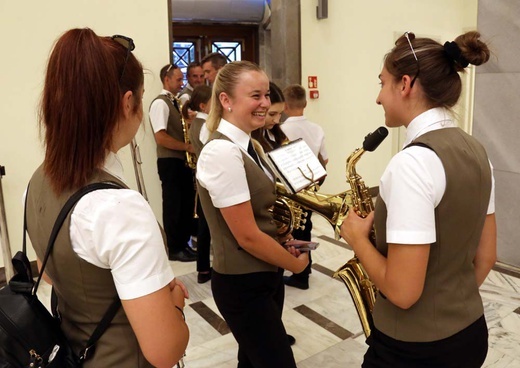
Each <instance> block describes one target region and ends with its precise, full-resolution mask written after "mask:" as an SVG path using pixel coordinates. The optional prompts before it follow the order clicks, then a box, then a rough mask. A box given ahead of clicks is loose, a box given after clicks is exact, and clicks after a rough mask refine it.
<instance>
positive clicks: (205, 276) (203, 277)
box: [197, 270, 211, 284]
mask: <svg viewBox="0 0 520 368" xmlns="http://www.w3.org/2000/svg"><path fill="white" fill-rule="evenodd" d="M209 280H211V270H210V271H209V272H207V273H202V272H199V273H198V274H197V283H199V284H204V283H206V282H208V281H209Z"/></svg>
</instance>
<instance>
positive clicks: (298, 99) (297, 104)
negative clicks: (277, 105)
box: [283, 84, 307, 109]
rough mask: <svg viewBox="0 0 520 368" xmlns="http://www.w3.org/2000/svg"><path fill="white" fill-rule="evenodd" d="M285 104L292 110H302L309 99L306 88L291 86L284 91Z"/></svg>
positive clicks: (296, 85)
mask: <svg viewBox="0 0 520 368" xmlns="http://www.w3.org/2000/svg"><path fill="white" fill-rule="evenodd" d="M283 95H284V97H285V103H286V104H287V106H289V108H290V109H302V108H305V106H306V105H307V98H306V96H305V88H303V87H302V86H300V85H299V84H291V85H290V86H287V87H285V88H284V90H283Z"/></svg>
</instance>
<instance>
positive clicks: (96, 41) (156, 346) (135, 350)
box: [27, 28, 189, 368]
mask: <svg viewBox="0 0 520 368" xmlns="http://www.w3.org/2000/svg"><path fill="white" fill-rule="evenodd" d="M134 47H135V45H134V42H133V40H132V39H130V38H128V37H125V36H121V35H115V36H112V37H100V36H98V35H96V34H95V33H94V32H93V31H92V30H91V29H88V28H84V29H71V30H69V31H67V32H65V33H64V34H63V35H62V36H61V37H60V38H59V39H58V40H57V42H56V44H55V45H54V48H53V50H52V52H51V55H50V58H49V61H48V65H47V72H46V77H45V84H44V87H43V96H42V103H41V111H40V125H41V126H42V128H43V130H44V138H45V158H44V160H43V164H42V165H41V166H40V167H39V168H38V169H37V170H36V171H35V173H34V174H33V176H32V178H31V182H30V187H29V190H28V192H27V230H28V234H29V237H30V239H31V242H32V245H33V247H34V250H35V252H36V256H37V258H38V264H39V265H41V264H40V261H41V260H43V259H44V256H45V250H46V247H47V240H48V239H49V234H50V233H51V229H52V227H53V225H54V221H55V219H56V217H57V215H58V213H59V211H60V210H61V208H62V207H63V205H64V204H65V202H66V201H67V200H68V199H69V197H70V196H71V195H72V194H73V193H75V192H76V191H77V190H78V189H80V188H82V187H84V186H86V185H88V184H92V183H98V182H112V183H115V184H116V185H117V186H119V187H120V188H123V189H101V190H96V191H94V192H91V193H88V194H87V195H85V196H83V197H82V198H81V199H80V200H79V202H78V203H77V204H76V206H75V207H74V208H73V209H72V211H71V212H70V213H69V215H68V217H67V219H66V220H65V223H64V225H63V227H62V228H61V231H60V235H59V236H58V238H57V240H56V242H55V245H54V248H53V250H52V254H51V255H50V258H49V260H48V263H47V266H46V268H45V274H46V280H48V281H49V282H50V283H52V285H53V289H54V291H55V292H56V294H57V297H58V310H59V312H60V316H61V328H62V330H63V332H64V334H65V336H66V337H67V340H68V341H69V342H70V344H71V347H72V349H73V351H74V352H75V353H76V354H79V352H80V350H81V349H83V348H85V347H86V344H87V340H88V339H89V337H90V336H91V335H92V333H93V332H94V330H95V328H96V326H97V325H98V324H99V323H100V321H101V319H102V317H103V316H104V314H105V312H106V311H107V309H108V307H109V306H110V305H111V304H112V302H113V301H114V300H115V299H116V298H119V299H121V304H122V307H120V308H119V309H118V311H117V313H116V315H115V317H114V318H113V319H112V321H111V323H110V325H109V327H108V328H107V330H106V331H105V332H104V333H103V335H102V336H101V337H100V339H99V340H98V341H97V344H96V345H95V349H90V350H89V352H90V354H89V356H88V359H87V360H86V361H85V362H84V363H83V365H82V366H83V367H84V368H93V367H122V368H135V367H140V368H143V367H168V368H171V367H172V366H174V365H175V364H176V363H177V362H178V361H179V360H180V359H181V357H182V355H183V353H184V351H185V349H186V346H187V344H188V338H189V332H188V327H187V325H186V323H185V322H184V318H183V316H184V314H183V311H182V309H183V307H184V299H185V297H187V292H186V288H185V287H184V285H182V283H181V282H179V281H177V280H176V279H175V278H174V275H173V272H172V270H171V267H170V264H169V262H168V258H167V255H166V251H165V245H164V240H163V238H162V236H161V231H160V228H159V225H158V224H157V220H156V219H155V216H154V214H153V212H152V210H151V208H150V206H149V204H148V202H147V201H146V200H145V199H144V198H143V196H142V195H141V194H139V193H138V192H136V191H134V190H130V189H128V186H127V185H126V184H125V182H124V176H123V166H122V164H121V161H120V160H119V158H118V156H117V152H118V151H119V150H120V149H121V148H123V147H125V146H126V145H127V144H129V143H130V142H131V140H132V138H133V137H134V136H135V134H136V132H137V130H138V129H139V126H140V124H141V122H142V119H143V101H142V98H143V92H144V89H143V87H144V86H143V85H144V76H143V67H142V65H141V63H140V62H139V61H138V60H137V59H136V58H135V56H134V54H133V53H132V50H133V49H134ZM78 81H81V86H80V88H78Z"/></svg>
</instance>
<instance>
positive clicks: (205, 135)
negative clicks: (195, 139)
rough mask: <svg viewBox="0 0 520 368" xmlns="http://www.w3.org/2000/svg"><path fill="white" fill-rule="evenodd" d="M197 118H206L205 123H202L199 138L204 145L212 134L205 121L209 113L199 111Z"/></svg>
mask: <svg viewBox="0 0 520 368" xmlns="http://www.w3.org/2000/svg"><path fill="white" fill-rule="evenodd" d="M195 118H198V119H202V120H204V124H202V126H201V127H200V133H199V140H200V141H201V143H202V144H203V145H204V144H206V142H207V141H208V139H209V136H210V134H211V133H210V131H209V129H208V127H207V126H206V123H205V121H206V120H208V114H206V113H205V112H202V111H198V112H197V115H196V116H195Z"/></svg>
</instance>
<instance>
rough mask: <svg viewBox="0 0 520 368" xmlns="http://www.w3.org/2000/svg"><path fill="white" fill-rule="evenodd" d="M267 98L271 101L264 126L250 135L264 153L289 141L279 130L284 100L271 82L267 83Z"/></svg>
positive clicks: (277, 88) (278, 89) (280, 92)
mask: <svg viewBox="0 0 520 368" xmlns="http://www.w3.org/2000/svg"><path fill="white" fill-rule="evenodd" d="M269 98H270V99H271V107H269V111H267V115H266V117H265V125H264V126H263V127H262V128H259V129H257V130H254V131H253V132H252V133H251V137H252V138H254V139H256V140H257V141H258V142H259V143H260V145H261V146H262V148H263V150H264V152H269V151H272V150H273V149H276V148H278V147H280V146H281V145H282V144H284V143H288V142H289V139H288V138H287V136H286V135H285V133H284V132H283V131H282V129H281V128H280V119H281V117H282V113H283V111H284V108H285V99H284V97H283V93H282V90H281V89H280V88H279V87H278V86H277V85H276V84H274V83H273V82H269Z"/></svg>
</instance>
